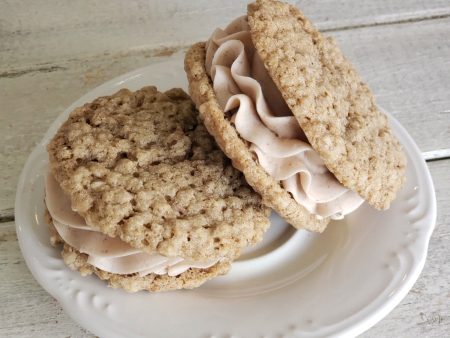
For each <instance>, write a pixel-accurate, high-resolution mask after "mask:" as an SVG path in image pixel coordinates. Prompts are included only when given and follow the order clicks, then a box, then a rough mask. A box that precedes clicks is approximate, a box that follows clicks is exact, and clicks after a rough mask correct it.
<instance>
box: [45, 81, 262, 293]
mask: <svg viewBox="0 0 450 338" xmlns="http://www.w3.org/2000/svg"><path fill="white" fill-rule="evenodd" d="M47 149H48V153H49V160H50V170H49V172H48V174H47V179H46V187H45V203H46V206H47V210H48V212H47V218H48V223H49V224H50V227H51V241H52V243H53V244H58V243H61V244H63V245H64V249H63V253H62V254H63V258H64V261H65V263H66V264H67V265H68V266H69V267H71V268H72V269H74V270H79V271H80V272H81V274H83V275H87V274H91V273H94V274H96V275H97V276H98V277H100V278H101V279H103V280H107V281H108V282H109V284H110V285H111V286H113V287H121V288H123V289H125V290H127V291H139V290H149V291H165V290H174V289H181V288H194V287H197V286H199V285H200V284H202V283H203V282H205V281H206V280H208V279H211V278H213V277H215V276H217V275H220V274H224V273H226V272H227V271H228V269H229V268H230V263H231V262H232V261H233V260H234V259H236V258H237V257H238V256H239V254H240V251H241V249H243V248H245V247H247V246H249V245H252V244H255V243H257V242H259V241H260V240H261V239H262V236H263V233H264V232H265V230H266V229H267V228H268V226H269V219H268V216H269V209H268V208H267V207H265V206H264V205H263V204H262V203H261V198H260V196H259V195H258V194H257V193H255V192H254V191H253V190H252V189H251V188H250V187H249V186H248V185H247V183H246V182H245V179H244V178H243V176H242V174H241V173H240V172H239V171H238V170H236V169H234V168H233V166H232V165H231V163H230V160H229V159H228V158H227V157H226V156H225V155H224V154H223V153H222V151H220V149H218V147H217V146H216V144H215V142H214V140H213V138H212V137H211V136H210V135H209V134H208V132H207V131H206V129H205V127H204V126H203V124H202V123H201V122H199V119H198V112H197V111H196V109H195V106H194V104H193V102H192V101H191V100H190V98H189V96H188V95H187V94H186V93H184V92H183V91H182V90H181V89H172V90H169V91H167V92H165V93H160V92H158V91H157V90H156V88H155V87H145V88H142V89H141V90H138V91H136V92H130V91H129V90H126V89H123V90H120V91H119V92H117V93H116V94H114V95H112V96H106V97H100V98H98V99H96V100H95V101H93V102H92V103H88V104H85V105H84V106H82V107H80V108H77V109H75V110H74V111H73V112H72V113H71V114H70V116H69V118H68V120H67V121H66V122H65V123H64V124H63V125H62V126H61V127H60V129H59V130H58V132H57V133H56V135H55V136H54V138H53V139H52V140H51V142H50V143H49V145H48V147H47Z"/></svg>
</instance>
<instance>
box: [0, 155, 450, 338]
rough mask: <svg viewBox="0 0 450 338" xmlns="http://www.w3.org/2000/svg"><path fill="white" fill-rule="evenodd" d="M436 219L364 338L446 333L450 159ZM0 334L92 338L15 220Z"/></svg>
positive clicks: (3, 263)
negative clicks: (419, 267) (393, 297)
mask: <svg viewBox="0 0 450 338" xmlns="http://www.w3.org/2000/svg"><path fill="white" fill-rule="evenodd" d="M429 167H430V169H431V172H432V175H433V180H434V183H435V186H436V193H437V200H438V221H437V226H436V230H435V232H434V233H433V236H432V240H431V243H430V248H429V256H428V259H427V263H426V266H425V269H424V271H423V273H422V274H421V276H420V278H419V280H418V281H417V283H416V284H415V285H414V287H413V289H412V290H411V292H410V293H409V294H408V295H407V297H406V298H405V299H404V300H403V301H402V302H401V304H400V305H399V306H398V307H397V308H395V309H394V311H393V312H392V313H391V314H389V315H388V316H387V317H386V318H385V319H384V320H383V321H381V322H380V323H379V324H377V325H376V326H375V327H374V328H372V329H371V330H369V331H368V332H366V333H365V334H363V337H367V338H369V337H400V338H402V337H405V338H409V337H444V336H446V335H447V334H448V332H450V307H449V297H450V282H449V279H448V276H450V265H449V264H447V263H448V257H450V246H449V245H448V240H449V238H450V195H449V194H448V191H449V190H450V160H441V161H435V162H432V163H429ZM0 297H1V298H0V299H2V306H1V307H0V337H10V336H20V337H32V336H33V337H36V336H38V337H65V336H74V337H91V334H89V333H88V332H86V331H85V330H83V329H81V328H80V327H78V326H77V325H76V324H74V323H73V322H72V320H71V319H70V318H69V317H68V316H67V315H65V314H64V312H63V311H62V309H61V307H60V306H59V305H58V304H57V302H56V301H55V300H54V299H53V298H52V297H51V296H50V295H48V294H47V293H46V292H45V291H44V290H42V289H41V288H40V287H39V285H38V284H37V283H36V282H35V281H34V279H33V277H32V276H31V274H30V273H29V272H28V269H27V267H26V265H25V263H24V261H23V258H22V256H21V253H20V250H19V246H18V243H17V238H16V235H15V230H14V224H13V223H12V222H10V223H2V224H0Z"/></svg>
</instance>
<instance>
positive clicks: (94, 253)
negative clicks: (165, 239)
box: [45, 173, 218, 276]
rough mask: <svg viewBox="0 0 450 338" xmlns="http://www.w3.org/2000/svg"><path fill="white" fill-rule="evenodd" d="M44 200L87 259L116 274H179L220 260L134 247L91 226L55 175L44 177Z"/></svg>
mask: <svg viewBox="0 0 450 338" xmlns="http://www.w3.org/2000/svg"><path fill="white" fill-rule="evenodd" d="M45 203H46V205H47V209H48V211H49V213H50V215H51V216H52V219H53V224H54V226H55V228H56V231H57V232H58V234H59V235H60V236H61V238H62V239H63V240H64V242H66V243H67V244H69V245H70V246H72V247H74V248H75V249H77V250H78V251H80V252H81V253H85V254H87V255H88V256H89V257H88V263H89V264H91V265H93V266H95V267H96V268H99V269H101V270H104V271H107V272H111V273H115V274H132V273H137V274H139V276H145V275H148V274H150V273H155V274H158V275H165V274H168V275H169V276H177V275H179V274H181V273H183V272H185V271H186V270H188V269H189V268H200V269H206V268H209V267H211V266H213V265H214V264H216V263H217V262H218V260H210V261H205V262H195V261H193V260H189V259H184V258H180V257H172V258H169V257H165V256H162V255H159V254H157V253H154V254H150V253H147V252H143V251H141V250H139V249H136V248H133V247H131V246H130V245H129V244H127V243H125V242H123V241H122V240H121V239H119V238H112V237H109V236H107V235H104V234H102V233H101V232H98V231H95V230H94V229H92V228H91V227H89V226H88V225H87V224H86V222H85V220H84V218H83V217H81V216H80V215H79V214H77V213H76V212H75V211H73V210H72V209H71V206H70V205H71V203H70V199H69V198H68V197H67V196H66V195H65V194H64V192H63V191H62V189H61V187H60V186H59V184H58V182H57V181H56V180H55V179H54V177H53V175H51V174H50V173H48V174H47V178H46V181H45Z"/></svg>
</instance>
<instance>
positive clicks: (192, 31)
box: [0, 0, 450, 69]
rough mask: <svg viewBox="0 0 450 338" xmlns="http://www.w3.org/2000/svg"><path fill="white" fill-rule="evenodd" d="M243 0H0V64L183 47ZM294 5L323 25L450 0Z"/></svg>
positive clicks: (433, 11) (242, 8) (427, 10)
mask: <svg viewBox="0 0 450 338" xmlns="http://www.w3.org/2000/svg"><path fill="white" fill-rule="evenodd" d="M247 2H248V1H242V0H229V1H220V0H197V1H183V0H174V1H165V0H151V1H149V0H135V1H122V0H109V1H107V2H105V1H102V0H94V1H92V0H81V1H67V0H66V1H59V0H45V1H44V0H38V1H33V0H19V1H17V0H14V1H11V0H10V1H2V2H1V4H0V65H1V66H0V67H1V68H3V69H4V68H6V69H9V68H11V67H14V68H16V67H22V66H23V65H25V64H27V65H28V66H31V65H35V64H36V63H48V62H56V61H61V60H64V59H66V58H73V57H80V56H84V55H87V54H90V55H96V54H103V53H118V52H127V51H130V50H143V49H145V50H149V49H154V48H159V47H161V46H186V45H188V44H191V43H192V42H194V41H197V40H202V39H206V38H207V37H208V36H209V34H210V33H211V32H212V31H213V29H214V28H215V27H218V26H224V25H226V24H227V23H228V22H230V21H231V20H232V19H233V18H235V17H237V16H240V15H243V14H245V13H246V4H247ZM290 2H293V3H296V4H297V5H298V7H300V8H301V9H302V10H303V11H304V12H305V14H306V15H308V16H309V17H310V18H311V19H312V20H314V22H315V23H316V24H317V25H318V27H319V28H321V29H336V28H342V27H349V26H355V25H374V24H380V23H381V24H382V23H387V22H396V21H399V20H416V19H421V18H430V17H437V16H446V15H449V14H450V2H449V1H448V0H430V1H423V0H380V1H373V0H346V1H344V0H321V1H311V0H302V1H290Z"/></svg>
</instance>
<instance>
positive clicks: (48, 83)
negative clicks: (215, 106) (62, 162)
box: [0, 18, 450, 210]
mask: <svg viewBox="0 0 450 338" xmlns="http://www.w3.org/2000/svg"><path fill="white" fill-rule="evenodd" d="M332 34H333V35H334V36H335V37H336V39H337V40H338V42H339V43H340V45H341V46H342V48H343V49H344V51H345V52H346V54H347V55H348V57H349V59H351V60H352V61H353V62H354V63H355V65H356V66H357V68H358V69H359V70H360V71H361V73H362V75H363V77H364V78H365V80H366V81H367V82H368V83H369V85H370V86H371V87H372V89H373V91H374V93H375V95H376V96H377V98H378V103H379V104H380V105H381V106H382V107H385V109H386V110H388V111H389V112H392V113H393V114H394V115H395V116H396V117H397V118H398V119H399V120H400V122H401V123H402V124H403V125H404V126H405V127H406V128H407V130H408V131H409V132H410V133H411V135H412V136H413V138H414V139H415V141H416V142H417V144H418V145H419V147H420V148H421V150H422V151H432V150H436V149H448V148H450V108H449V107H450V81H448V79H450V39H448V36H450V18H447V19H442V20H432V21H424V22H415V23H407V24H399V25H389V26H377V27H367V28H360V29H355V30H345V31H339V32H333V33H332ZM170 52H171V51H170V50H164V51H162V54H164V55H167V54H170ZM151 55H152V53H150V52H147V51H134V52H130V53H127V54H112V55H99V56H94V57H84V58H83V59H72V60H66V61H64V62H60V63H58V64H54V65H53V66H52V67H53V68H48V67H47V68H46V67H45V66H44V67H43V68H42V69H41V70H35V71H29V72H25V73H10V74H9V75H3V76H1V75H0V88H1V90H0V102H1V104H0V143H1V144H2V147H0V163H2V165H1V166H0V210H4V209H11V208H13V201H14V191H15V187H16V183H17V178H18V175H19V173H20V170H21V168H22V166H23V164H24V162H25V159H26V157H27V156H28V154H29V153H30V151H31V149H32V148H33V146H34V144H35V143H36V142H37V141H39V140H40V138H41V137H42V135H43V133H44V132H45V130H46V129H47V128H48V126H49V124H50V123H51V122H52V121H53V120H54V119H55V117H56V116H57V115H58V114H59V113H60V112H62V111H63V110H64V109H65V108H66V107H67V106H69V105H70V104H71V103H72V102H73V101H74V100H76V99H77V98H78V97H80V96H81V95H83V94H84V93H86V92H87V91H88V90H89V89H91V88H93V87H95V86H97V85H98V84H100V83H102V82H104V81H106V80H108V79H110V78H112V77H115V76H117V75H119V74H121V73H123V72H126V71H129V70H132V69H135V68H138V67H141V66H143V65H146V64H148V63H149V62H152V61H153V60H154V57H152V56H151Z"/></svg>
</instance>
